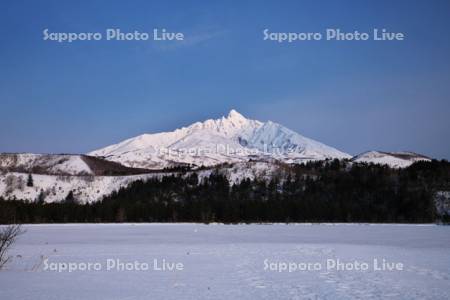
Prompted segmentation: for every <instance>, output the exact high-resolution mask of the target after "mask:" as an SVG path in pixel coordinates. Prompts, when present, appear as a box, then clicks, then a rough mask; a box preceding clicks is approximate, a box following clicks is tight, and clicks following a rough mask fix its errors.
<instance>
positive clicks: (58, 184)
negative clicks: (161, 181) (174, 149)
mask: <svg viewBox="0 0 450 300" xmlns="http://www.w3.org/2000/svg"><path fill="white" fill-rule="evenodd" d="M167 174H168V173H166V175H167ZM155 176H162V174H158V173H155V174H143V175H130V176H62V175H60V176H54V175H39V174H32V178H33V186H31V187H29V186H27V185H26V182H27V178H28V174H24V173H7V174H5V175H0V195H1V196H2V197H4V198H5V199H14V198H15V199H21V200H30V201H35V200H36V199H37V198H38V197H39V194H40V193H41V192H43V193H44V194H45V202H55V201H56V202H58V201H62V200H64V199H65V198H66V196H67V195H68V193H69V192H70V191H72V192H73V194H74V197H75V199H78V200H79V201H80V202H94V201H98V200H100V199H101V198H102V197H103V196H106V195H109V194H111V193H112V192H113V191H116V190H119V189H120V188H121V187H125V186H128V185H129V184H130V183H132V182H134V181H136V180H140V179H142V180H146V179H148V178H151V177H155Z"/></svg>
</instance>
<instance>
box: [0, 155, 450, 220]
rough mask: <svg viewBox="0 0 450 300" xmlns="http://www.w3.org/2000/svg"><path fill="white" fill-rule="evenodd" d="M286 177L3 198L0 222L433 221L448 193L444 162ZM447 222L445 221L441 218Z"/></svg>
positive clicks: (322, 168) (188, 176) (332, 167)
mask: <svg viewBox="0 0 450 300" xmlns="http://www.w3.org/2000/svg"><path fill="white" fill-rule="evenodd" d="M287 168H288V172H285V174H286V175H284V176H278V177H273V178H271V179H264V178H255V179H244V180H242V181H240V182H238V183H235V184H231V183H230V182H229V181H228V179H227V177H226V176H225V175H223V174H222V172H221V170H220V169H217V170H215V171H212V172H211V174H210V175H209V176H206V177H204V178H199V175H198V174H197V173H195V172H187V173H185V174H184V175H181V174H180V175H171V176H165V177H162V178H152V179H149V180H146V181H142V180H139V181H136V182H134V183H132V184H130V185H129V186H128V187H126V188H122V189H120V190H119V191H116V192H114V193H113V194H111V195H109V196H106V197H104V198H103V199H102V200H101V201H98V202H95V203H84V204H83V203H81V202H82V201H80V200H82V199H74V197H73V194H70V193H69V195H68V196H67V197H66V199H61V200H62V201H61V202H58V203H44V201H35V202H27V201H20V200H3V199H0V223H13V222H20V223H44V222H45V223H53V222H55V223H60V222H204V223H209V222H224V223H238V222H375V223H376V222H395V223H397V222H407V223H423V222H434V221H436V219H437V218H438V216H437V215H436V209H435V203H434V194H435V192H436V191H437V190H449V187H450V164H449V163H448V162H447V161H436V160H433V161H431V162H417V163H415V164H413V165H412V166H410V167H408V168H405V169H392V168H389V167H387V166H381V165H374V164H351V163H349V162H348V161H339V160H333V161H325V162H309V163H307V164H301V165H293V166H290V167H287ZM446 218H448V216H446Z"/></svg>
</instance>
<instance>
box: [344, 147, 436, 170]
mask: <svg viewBox="0 0 450 300" xmlns="http://www.w3.org/2000/svg"><path fill="white" fill-rule="evenodd" d="M430 160H431V159H430V158H429V157H426V156H424V155H421V154H417V153H414V152H382V151H368V152H364V153H361V154H359V155H357V156H355V157H353V158H352V161H354V162H357V163H374V164H380V165H388V166H389V167H391V168H406V167H409V166H410V165H412V164H413V163H415V162H417V161H430Z"/></svg>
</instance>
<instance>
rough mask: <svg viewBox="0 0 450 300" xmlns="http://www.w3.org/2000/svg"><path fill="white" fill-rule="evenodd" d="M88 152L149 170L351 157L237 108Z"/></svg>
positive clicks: (298, 161)
mask: <svg viewBox="0 0 450 300" xmlns="http://www.w3.org/2000/svg"><path fill="white" fill-rule="evenodd" d="M88 155H91V156H100V157H104V158H105V159H107V160H111V161H115V162H119V163H121V164H123V165H125V166H128V167H140V168H148V169H160V168H164V167H171V166H176V165H177V164H187V165H193V166H213V165H216V164H220V163H225V162H245V161H248V160H249V159H255V158H258V159H262V160H264V159H270V160H273V159H275V160H279V161H281V162H285V163H301V162H305V161H310V160H323V159H333V158H338V159H343V158H348V159H349V158H351V155H349V154H347V153H344V152H341V151H339V150H337V149H335V148H333V147H330V146H327V145H325V144H323V143H320V142H318V141H315V140H313V139H310V138H307V137H304V136H302V135H300V134H298V133H296V132H295V131H293V130H290V129H288V128H286V127H284V126H283V125H281V124H278V123H275V122H272V121H267V122H261V121H258V120H251V119H247V118H246V117H244V116H243V115H242V114H240V113H239V112H237V111H236V110H234V109H232V110H230V112H229V113H228V115H227V117H225V116H223V117H221V118H219V119H208V120H205V121H203V122H195V123H193V124H191V125H189V126H186V127H181V128H178V129H175V130H173V131H169V132H160V133H153V134H148V133H146V134H142V135H138V136H136V137H133V138H130V139H126V140H124V141H122V142H119V143H117V144H114V145H110V146H107V147H104V148H101V149H97V150H94V151H91V152H89V153H88Z"/></svg>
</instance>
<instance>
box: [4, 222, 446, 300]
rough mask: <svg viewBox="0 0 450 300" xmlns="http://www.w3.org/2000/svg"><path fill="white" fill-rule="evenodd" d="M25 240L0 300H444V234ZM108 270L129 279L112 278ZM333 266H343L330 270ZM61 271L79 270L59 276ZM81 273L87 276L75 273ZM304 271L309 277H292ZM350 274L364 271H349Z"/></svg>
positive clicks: (189, 234)
mask: <svg viewBox="0 0 450 300" xmlns="http://www.w3.org/2000/svg"><path fill="white" fill-rule="evenodd" d="M26 230H27V232H26V233H25V234H24V235H22V236H21V237H20V238H19V240H18V242H17V243H16V244H15V246H14V248H13V249H12V251H11V252H10V253H11V254H12V255H13V256H14V257H13V261H12V263H10V264H9V265H8V266H7V268H6V269H5V270H3V271H1V272H0V299H450V227H448V226H434V225H357V224H349V225H344V224H340V225H332V224H322V225H308V224H298V225H297V224H291V225H284V224H273V225H202V224H136V225H133V224H110V225H107V224H97V225H94V224H92V225H90V224H86V225H71V224H69V225H30V226H26ZM374 259H377V261H378V264H377V266H378V267H382V266H383V264H382V262H383V259H384V260H385V262H388V263H385V264H384V270H375V269H374ZM117 260H119V262H121V263H132V264H131V266H132V268H131V269H134V270H128V271H127V270H124V271H120V269H121V268H122V267H120V266H117ZM155 260H156V263H157V268H161V267H162V265H163V263H165V266H166V268H168V267H169V266H173V265H172V263H178V268H179V269H182V270H172V271H169V270H166V271H162V270H155V269H154V263H155ZM164 260H165V261H164ZM338 260H339V262H338ZM113 261H115V262H116V266H113V265H112V262H113ZM135 261H137V262H138V266H135V265H134V262H135ZM108 262H109V264H110V265H109V266H108ZM333 262H335V263H347V264H346V265H345V266H344V267H343V268H344V269H341V270H337V269H336V268H337V266H335V267H334V269H333V265H332V263H333ZM69 263H71V266H72V268H75V267H76V268H78V270H72V272H69V271H68V270H63V268H64V266H65V267H68V266H69V265H68V264H69ZM88 263H91V266H92V264H95V267H91V271H83V270H80V269H82V268H84V267H87V264H88ZM307 263H310V266H312V265H314V267H309V269H310V270H309V271H308V270H299V269H298V268H305V267H306V266H307ZM327 263H328V264H329V265H328V266H327ZM358 264H359V266H360V268H361V267H362V266H363V265H364V266H365V264H367V266H368V270H365V271H361V270H349V269H348V268H350V267H351V266H353V268H357V265H358ZM146 265H147V266H148V267H149V269H148V270H138V268H140V269H142V268H144V269H145V268H146ZM286 266H290V267H291V272H289V269H287V270H284V267H286ZM295 266H296V267H297V270H293V269H295ZM319 266H320V267H321V268H322V269H319ZM400 266H402V268H400ZM128 267H130V265H129V266H128ZM46 268H47V269H46ZM49 268H50V269H49ZM57 268H58V269H59V270H60V271H61V272H58V271H57V270H56V269H57ZM123 268H126V267H125V266H123ZM306 268H308V267H306ZM388 268H394V270H387V269H388Z"/></svg>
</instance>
